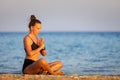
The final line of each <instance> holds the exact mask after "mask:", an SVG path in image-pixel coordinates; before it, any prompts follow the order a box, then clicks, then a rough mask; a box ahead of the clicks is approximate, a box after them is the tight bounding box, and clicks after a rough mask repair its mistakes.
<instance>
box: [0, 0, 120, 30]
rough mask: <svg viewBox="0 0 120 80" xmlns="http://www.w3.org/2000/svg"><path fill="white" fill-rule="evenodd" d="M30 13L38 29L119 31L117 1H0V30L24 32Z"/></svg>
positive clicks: (119, 16)
mask: <svg viewBox="0 0 120 80" xmlns="http://www.w3.org/2000/svg"><path fill="white" fill-rule="evenodd" d="M32 14H34V15H35V16H36V18H37V19H39V20H40V21H41V22H42V31H117V32H119V31H120V0H0V32H7V31H9V32H11V31H13V32H18V31H20V32H24V31H28V30H29V29H28V24H29V18H30V15H32Z"/></svg>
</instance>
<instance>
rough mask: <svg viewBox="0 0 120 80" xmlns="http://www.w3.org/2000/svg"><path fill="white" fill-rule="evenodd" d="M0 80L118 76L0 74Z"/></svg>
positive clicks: (112, 79) (119, 78)
mask: <svg viewBox="0 0 120 80" xmlns="http://www.w3.org/2000/svg"><path fill="white" fill-rule="evenodd" d="M0 80H120V75H114V76H102V75H82V76H80V75H78V74H69V75H26V74H25V75H24V74H0Z"/></svg>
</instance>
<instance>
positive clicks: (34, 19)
mask: <svg viewBox="0 0 120 80" xmlns="http://www.w3.org/2000/svg"><path fill="white" fill-rule="evenodd" d="M36 23H40V24H41V21H39V20H38V19H36V17H35V16H34V15H31V17H30V23H29V29H30V28H31V26H35V24H36Z"/></svg>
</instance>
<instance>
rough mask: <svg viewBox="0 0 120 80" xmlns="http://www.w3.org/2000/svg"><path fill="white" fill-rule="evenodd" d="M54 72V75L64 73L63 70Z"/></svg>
mask: <svg viewBox="0 0 120 80" xmlns="http://www.w3.org/2000/svg"><path fill="white" fill-rule="evenodd" d="M55 73H56V75H62V74H64V71H57V72H55Z"/></svg>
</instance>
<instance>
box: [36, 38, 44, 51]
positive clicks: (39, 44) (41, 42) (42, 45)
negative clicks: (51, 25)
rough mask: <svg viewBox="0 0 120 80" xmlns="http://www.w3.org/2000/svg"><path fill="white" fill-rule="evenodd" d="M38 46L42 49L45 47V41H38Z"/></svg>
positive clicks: (41, 39)
mask: <svg viewBox="0 0 120 80" xmlns="http://www.w3.org/2000/svg"><path fill="white" fill-rule="evenodd" d="M38 46H39V47H41V48H42V49H43V48H44V47H45V40H44V38H42V37H41V38H40V39H38Z"/></svg>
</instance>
